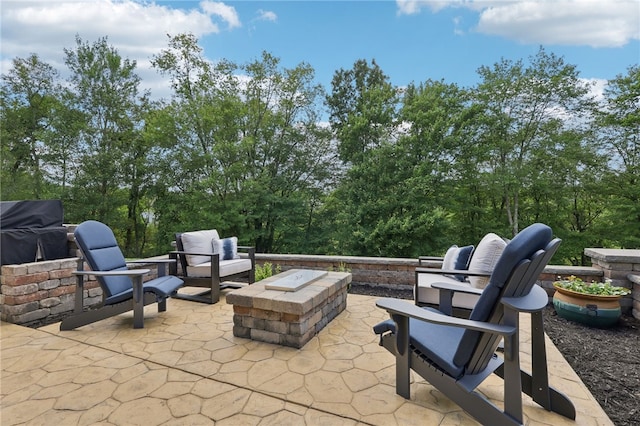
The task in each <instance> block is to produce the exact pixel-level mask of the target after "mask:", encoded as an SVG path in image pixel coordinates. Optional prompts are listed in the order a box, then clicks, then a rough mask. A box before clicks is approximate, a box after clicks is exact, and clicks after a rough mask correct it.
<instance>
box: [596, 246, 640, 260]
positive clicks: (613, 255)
mask: <svg viewBox="0 0 640 426" xmlns="http://www.w3.org/2000/svg"><path fill="white" fill-rule="evenodd" d="M584 254H585V256H589V257H590V258H592V259H597V260H603V261H605V262H612V263H640V250H633V249H606V248H586V249H584Z"/></svg>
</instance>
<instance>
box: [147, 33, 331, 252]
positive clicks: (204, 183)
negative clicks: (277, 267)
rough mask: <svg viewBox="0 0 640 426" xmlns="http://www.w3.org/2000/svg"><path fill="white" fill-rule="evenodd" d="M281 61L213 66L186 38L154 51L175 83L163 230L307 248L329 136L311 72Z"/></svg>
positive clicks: (327, 169) (326, 168) (326, 170)
mask: <svg viewBox="0 0 640 426" xmlns="http://www.w3.org/2000/svg"><path fill="white" fill-rule="evenodd" d="M279 62H280V60H279V59H278V58H275V57H273V56H272V55H270V54H268V53H266V52H265V53H263V54H262V56H261V58H260V59H257V60H254V61H252V62H249V63H247V64H245V65H243V66H241V67H236V66H235V65H234V64H232V63H229V62H226V61H222V62H219V63H216V64H211V63H210V62H209V61H207V60H206V59H205V58H204V57H203V56H202V49H201V47H200V46H199V45H198V41H197V39H196V38H195V37H194V36H193V35H188V34H181V35H178V36H175V37H171V38H170V40H169V48H168V49H165V50H164V51H162V52H161V53H160V54H159V55H158V56H156V57H154V59H153V64H154V66H155V67H156V68H157V69H158V70H159V71H160V72H161V73H163V74H165V75H168V76H169V77H170V78H171V84H172V87H173V89H174V95H173V98H172V100H171V102H170V104H169V105H167V107H166V112H165V113H163V117H165V118H167V119H169V120H170V123H167V122H165V123H162V124H160V123H159V124H158V127H160V126H161V127H162V128H163V129H164V130H165V131H164V132H163V133H164V135H165V136H164V138H165V142H164V146H165V147H166V150H167V155H166V156H163V161H164V166H163V170H165V171H167V174H166V175H167V176H171V180H170V181H167V182H166V185H164V186H163V187H161V188H159V193H161V194H162V196H163V197H168V198H167V199H171V200H173V201H172V202H170V203H164V202H163V204H162V211H161V212H159V214H160V216H159V218H160V219H159V220H160V221H161V223H162V225H161V226H163V230H162V231H161V234H164V235H170V234H171V232H175V231H180V230H187V229H185V228H191V229H196V228H198V227H200V228H202V227H209V228H210V227H215V228H217V229H218V230H219V232H221V233H224V234H235V235H238V236H239V238H241V239H243V240H244V242H246V243H251V244H253V245H255V246H256V248H257V250H258V251H273V250H287V247H289V248H290V247H296V249H302V248H303V247H301V246H300V245H301V244H303V245H305V241H306V240H305V238H304V237H301V235H305V234H306V235H309V234H310V227H311V226H313V216H314V213H313V212H314V209H315V208H316V206H317V205H318V202H319V201H318V200H319V199H320V198H321V197H322V194H323V192H324V189H325V187H326V185H327V183H326V182H327V179H328V178H329V177H331V175H332V173H331V170H332V162H331V161H330V160H331V155H330V149H329V148H330V137H329V136H330V134H329V132H328V131H327V130H326V129H323V128H321V127H320V126H318V124H317V123H318V121H319V113H318V111H317V109H318V103H319V98H320V96H321V95H322V94H323V92H322V90H321V88H320V87H319V86H317V85H315V84H313V77H314V71H313V69H312V68H311V67H310V66H308V65H306V64H300V65H298V66H297V67H295V68H293V69H283V68H281V67H280V64H279ZM240 75H242V76H240ZM178 200H180V204H181V208H175V202H178ZM185 211H189V212H193V214H192V215H191V218H189V217H188V216H189V215H188V214H185V213H184V212H185ZM177 227H182V229H177ZM304 248H306V246H305V247H304Z"/></svg>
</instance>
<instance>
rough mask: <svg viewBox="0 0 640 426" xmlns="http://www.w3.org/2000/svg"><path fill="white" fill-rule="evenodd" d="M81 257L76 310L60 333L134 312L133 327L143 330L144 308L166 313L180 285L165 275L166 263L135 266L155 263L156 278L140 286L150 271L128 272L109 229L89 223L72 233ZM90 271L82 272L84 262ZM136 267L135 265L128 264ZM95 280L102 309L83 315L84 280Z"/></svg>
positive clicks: (176, 280) (79, 226) (174, 279)
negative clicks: (152, 305)
mask: <svg viewBox="0 0 640 426" xmlns="http://www.w3.org/2000/svg"><path fill="white" fill-rule="evenodd" d="M74 236H75V240H76V243H77V244H78V247H79V248H80V250H81V251H82V255H83V257H80V258H79V260H78V270H77V271H75V272H74V274H75V275H76V277H77V283H76V294H75V307H74V313H73V315H72V316H70V317H67V318H65V319H64V320H63V321H62V323H61V324H60V330H72V329H74V328H78V327H81V326H83V325H87V324H90V323H93V322H96V321H100V320H103V319H105V318H109V317H112V316H114V315H119V314H121V313H124V312H128V311H131V310H133V327H134V328H143V327H144V306H145V305H149V304H151V303H157V304H158V312H164V311H166V309H167V298H169V297H170V296H171V295H172V294H174V293H175V292H176V290H177V289H178V288H179V287H180V286H181V285H182V280H181V279H179V278H177V277H175V276H170V275H165V271H166V268H165V263H168V262H170V261H169V260H168V259H167V260H147V259H145V260H141V261H138V262H137V263H147V264H149V263H158V264H159V266H158V277H157V278H154V279H152V280H150V281H147V282H145V283H143V279H142V278H143V275H147V274H148V273H149V272H151V271H150V270H149V269H128V267H127V262H126V261H125V259H124V256H123V255H122V251H121V250H120V247H118V243H117V241H116V238H115V236H114V235H113V232H112V231H111V229H110V228H109V227H108V226H107V225H105V224H103V223H100V222H97V221H94V220H89V221H86V222H83V223H81V224H80V225H78V227H77V228H76V230H75V232H74ZM85 261H86V263H87V264H88V265H89V268H90V269H91V270H90V271H89V270H84V266H83V265H84V262H85ZM129 263H136V262H129ZM88 275H91V276H95V277H96V279H97V280H98V282H99V283H100V287H102V297H103V301H102V306H101V307H100V308H98V309H91V310H88V311H84V306H83V305H84V303H83V295H84V277H85V276H88Z"/></svg>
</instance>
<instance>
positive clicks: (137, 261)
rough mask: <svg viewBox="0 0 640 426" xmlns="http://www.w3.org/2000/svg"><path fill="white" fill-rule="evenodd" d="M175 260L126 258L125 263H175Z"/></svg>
mask: <svg viewBox="0 0 640 426" xmlns="http://www.w3.org/2000/svg"><path fill="white" fill-rule="evenodd" d="M175 262H176V260H175V259H137V260H127V263H131V264H141V265H144V264H145V263H157V264H161V263H175Z"/></svg>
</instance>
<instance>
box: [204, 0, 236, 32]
mask: <svg viewBox="0 0 640 426" xmlns="http://www.w3.org/2000/svg"><path fill="white" fill-rule="evenodd" d="M200 7H201V8H202V10H204V11H205V12H207V13H209V14H211V15H216V16H219V17H221V18H222V19H223V20H224V21H225V22H227V24H228V25H229V29H232V28H237V27H241V26H242V24H241V23H240V18H239V17H238V13H237V12H236V9H235V8H233V7H232V6H227V5H226V4H224V3H219V2H212V1H206V0H205V1H203V2H201V3H200Z"/></svg>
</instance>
